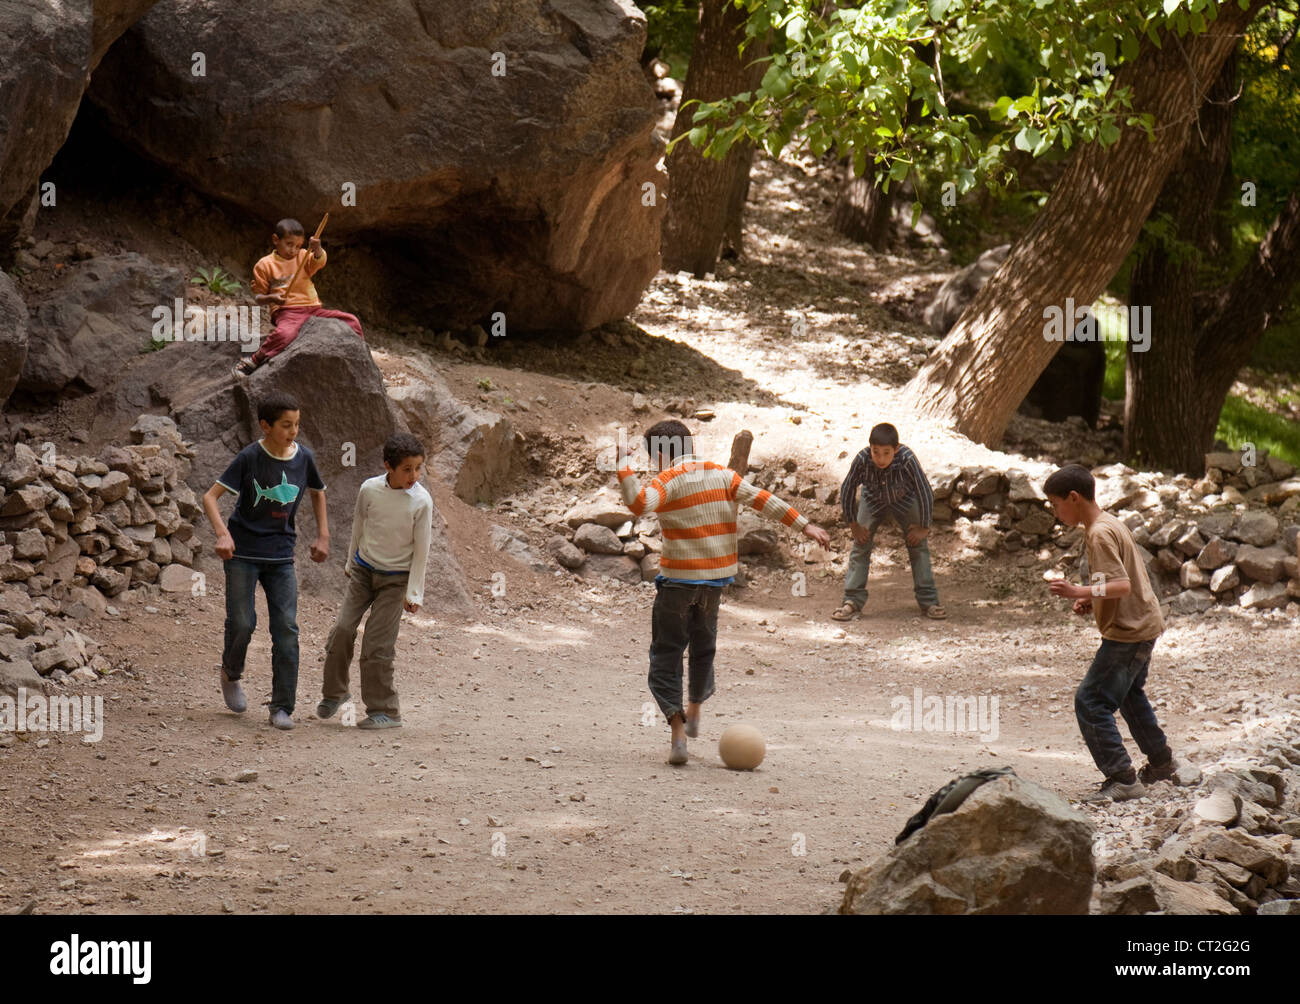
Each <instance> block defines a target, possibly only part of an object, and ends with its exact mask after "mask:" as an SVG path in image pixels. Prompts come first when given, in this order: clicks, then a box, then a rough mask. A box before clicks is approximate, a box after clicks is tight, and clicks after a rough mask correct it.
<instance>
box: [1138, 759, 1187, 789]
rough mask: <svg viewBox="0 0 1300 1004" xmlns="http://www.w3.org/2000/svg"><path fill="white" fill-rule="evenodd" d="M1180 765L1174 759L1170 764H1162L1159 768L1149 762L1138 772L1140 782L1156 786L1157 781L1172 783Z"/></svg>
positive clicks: (1170, 760)
mask: <svg viewBox="0 0 1300 1004" xmlns="http://www.w3.org/2000/svg"><path fill="white" fill-rule="evenodd" d="M1178 767H1179V763H1178V761H1177V760H1175V759H1174V758H1173V757H1170V758H1169V762H1168V763H1166V764H1161V765H1160V766H1159V767H1156V766H1153V765H1152V763H1151V761H1150V760H1148V761H1147V762H1146V764H1145V765H1144V766H1143V768H1142V769H1141V770H1140V771H1138V780H1139V781H1141V782H1142V783H1143V784H1155V783H1156V782H1157V781H1172V780H1173V777H1174V774H1175V773H1176V772H1177V770H1178Z"/></svg>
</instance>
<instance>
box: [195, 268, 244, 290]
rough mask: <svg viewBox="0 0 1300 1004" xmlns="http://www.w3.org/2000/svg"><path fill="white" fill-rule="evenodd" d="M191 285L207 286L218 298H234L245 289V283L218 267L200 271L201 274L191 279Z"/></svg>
mask: <svg viewBox="0 0 1300 1004" xmlns="http://www.w3.org/2000/svg"><path fill="white" fill-rule="evenodd" d="M190 283H191V284H192V285H195V286H206V287H207V288H208V289H210V290H211V291H212V292H214V293H216V294H217V295H218V296H233V295H234V294H235V293H238V292H239V291H240V290H242V289H243V288H244V284H243V283H241V282H240V281H239V280H238V279H236V278H235V277H234V276H233V275H231V274H230V273H229V272H227V271H225V270H224V269H221V268H218V267H217V266H216V265H213V266H212V267H211V268H201V269H199V274H198V275H196V276H195V277H194V278H193V279H191V280H190Z"/></svg>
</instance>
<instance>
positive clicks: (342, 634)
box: [321, 561, 409, 721]
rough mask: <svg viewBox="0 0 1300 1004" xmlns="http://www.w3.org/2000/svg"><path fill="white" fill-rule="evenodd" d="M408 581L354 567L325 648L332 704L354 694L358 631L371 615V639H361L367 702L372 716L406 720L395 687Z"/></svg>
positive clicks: (328, 695) (328, 696)
mask: <svg viewBox="0 0 1300 1004" xmlns="http://www.w3.org/2000/svg"><path fill="white" fill-rule="evenodd" d="M408 578H409V576H407V575H404V574H403V575H381V574H380V573H379V572H372V571H370V569H368V568H362V567H361V566H360V565H358V564H357V563H356V562H355V561H349V562H348V588H347V591H346V592H345V593H344V594H343V606H342V608H341V609H340V610H339V618H338V620H337V621H335V622H334V628H333V630H331V631H330V636H329V640H328V641H326V642H325V683H324V686H323V687H322V689H321V693H322V695H323V696H324V697H325V699H326V700H331V701H339V700H342V699H343V698H344V697H346V696H347V694H348V671H349V668H350V667H351V665H352V650H353V647H354V646H355V644H356V640H357V627H358V626H359V625H360V624H361V618H362V617H363V616H365V613H366V611H367V610H369V611H370V617H369V618H368V619H367V620H366V633H365V636H364V637H363V638H362V639H361V700H362V702H363V703H364V704H365V706H366V714H367V715H378V714H383V715H387V716H388V717H389V718H395V719H398V720H399V721H400V720H401V717H402V714H401V708H400V706H399V704H398V701H397V691H396V689H394V687H393V660H394V658H395V657H396V655H397V629H398V628H399V627H401V624H402V608H403V603H404V602H405V601H406V583H407V579H408Z"/></svg>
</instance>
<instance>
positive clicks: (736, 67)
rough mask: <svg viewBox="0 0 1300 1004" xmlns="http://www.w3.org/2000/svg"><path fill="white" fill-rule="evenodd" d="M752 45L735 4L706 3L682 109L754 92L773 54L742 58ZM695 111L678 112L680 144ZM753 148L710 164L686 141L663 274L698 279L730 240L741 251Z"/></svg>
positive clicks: (673, 186)
mask: <svg viewBox="0 0 1300 1004" xmlns="http://www.w3.org/2000/svg"><path fill="white" fill-rule="evenodd" d="M744 38H745V11H744V10H742V9H737V8H736V6H735V5H734V4H733V3H732V0H701V3H700V25H699V29H698V30H697V31H696V34H695V46H694V48H693V49H692V51H691V63H690V67H689V68H688V69H687V71H686V83H685V84H684V85H683V86H682V105H685V104H686V102H688V101H692V100H699V101H717V100H719V99H721V98H729V97H731V96H732V95H734V94H739V93H741V92H742V91H752V90H754V89H755V88H756V87H757V86H758V84H759V81H761V80H762V79H763V70H764V66H763V64H761V63H755V60H757V59H759V58H760V57H762V56H763V55H765V54H766V47H765V46H763V47H760V46H758V45H757V44H755V45H751V46H750V48H748V49H746V50H745V52H744V54H743V55H742V54H741V53H739V52H738V51H737V48H738V46H739V45H740V43H741V42H742V41H744ZM693 117H694V109H693V107H692V108H689V109H687V110H686V112H685V113H682V112H679V113H678V114H677V118H676V119H675V120H674V122H673V133H672V135H673V138H674V139H675V138H676V137H678V136H680V135H681V134H682V133H685V132H689V131H690V129H691V119H692V118H693ZM753 153H754V151H753V148H752V146H750V145H749V144H748V143H736V144H735V145H734V146H733V147H732V148H731V149H730V150H729V151H728V152H727V156H726V157H725V158H723V159H722V160H707V159H705V158H704V157H703V156H701V153H700V151H699V150H698V149H696V148H695V147H693V146H691V144H690V143H688V142H687V141H686V140H683V141H682V142H680V143H678V144H677V146H675V147H674V148H673V152H672V154H671V155H670V156H669V157H668V162H667V165H666V166H667V169H668V185H669V192H668V211H667V213H666V214H665V215H664V223H663V267H664V269H665V270H667V271H669V272H678V271H682V270H686V271H688V272H692V273H694V274H695V275H696V276H704V275H705V274H706V273H708V272H712V271H713V270H714V269H715V268H716V267H717V264H718V255H719V254H720V253H721V251H722V245H723V241H724V239H727V238H728V237H729V240H730V243H731V244H732V246H733V248H734V250H736V251H737V252H738V251H739V243H740V236H739V235H740V219H741V215H742V213H743V207H744V199H745V193H746V192H747V191H748V187H749V165H750V162H751V160H752V158H753Z"/></svg>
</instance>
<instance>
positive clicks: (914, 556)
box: [831, 422, 948, 621]
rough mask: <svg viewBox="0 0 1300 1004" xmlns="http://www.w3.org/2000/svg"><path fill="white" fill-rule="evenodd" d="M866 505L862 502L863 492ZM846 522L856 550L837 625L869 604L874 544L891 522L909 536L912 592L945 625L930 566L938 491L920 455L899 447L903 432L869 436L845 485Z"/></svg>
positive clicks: (884, 429) (883, 428) (887, 429)
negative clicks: (888, 519)
mask: <svg viewBox="0 0 1300 1004" xmlns="http://www.w3.org/2000/svg"><path fill="white" fill-rule="evenodd" d="M859 486H860V487H861V488H862V501H861V502H860V503H859V502H858V488H859ZM840 505H841V506H843V510H844V522H846V523H848V524H849V529H850V530H851V531H852V533H853V550H852V552H850V554H849V567H848V569H847V571H846V572H845V574H844V601H843V603H841V604H840V607H839V609H837V610H836V611H835V612H834V613H832V614H831V617H832V619H834V620H837V621H851V620H853V619H854V618H855V617H857V616H858V613H859V612H860V611H861V610H862V608H863V607H864V606H866V605H867V573H868V572H869V571H870V569H871V545H872V538H873V537H874V536H875V533H876V528H877V527H879V526H880V524H881V523H883V522H884V521H885V518H886V517H891V518H892V519H893V520H894V522H895V523H897V524H898V527H899V529H900V530H902V531H903V538H904V540H905V541H906V543H907V558H908V561H909V563H910V564H911V566H912V592H913V593H914V594H915V596H916V604H917V606H919V607H920V608H921V612H922V613H923V614H925V616H927V617H931V618H934V619H935V620H942V619H943V618H945V617H947V616H948V614H947V611H945V610H944V609H943V607H941V606H939V590H937V589H936V588H935V587H934V572H933V570H932V569H931V567H930V546H929V544H927V543H926V541H925V538H926V537H927V536H929V534H930V520H931V518H932V514H933V512H934V492H933V490H931V488H930V482H929V481H928V480H926V477H925V471H923V470H921V463H920V461H919V460H917V459H916V454H915V453H913V452H912V451H911V450H909V449H908V448H907V447H906V446H902V445H900V444H899V442H898V430H897V429H895V428H894V427H893V426H892V425H890V424H889V423H888V422H882V423H881V424H879V425H877V426H875V427H874V428H872V430H871V434H870V435H869V436H868V437H867V449H865V450H863V451H862V452H861V453H859V454H858V455H857V456H856V457H854V458H853V464H852V466H851V467H850V468H849V473H848V476H847V477H846V478H845V479H844V484H842V485H841V486H840Z"/></svg>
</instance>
